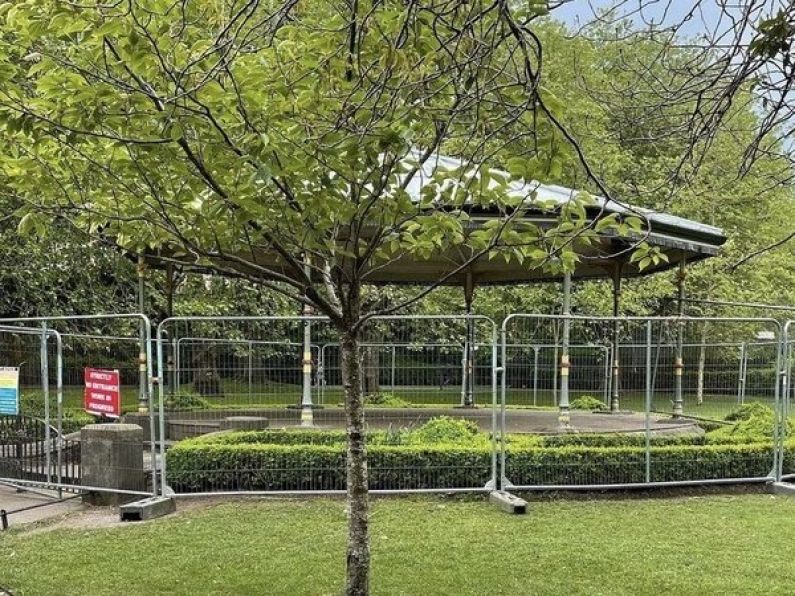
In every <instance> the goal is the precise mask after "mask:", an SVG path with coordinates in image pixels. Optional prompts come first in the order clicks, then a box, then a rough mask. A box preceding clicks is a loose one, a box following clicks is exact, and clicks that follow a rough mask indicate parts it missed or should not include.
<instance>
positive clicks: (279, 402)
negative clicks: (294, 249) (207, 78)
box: [23, 382, 772, 419]
mask: <svg viewBox="0 0 795 596" xmlns="http://www.w3.org/2000/svg"><path fill="white" fill-rule="evenodd" d="M185 388H186V389H190V386H189V385H188V386H186V387H185ZM384 391H387V392H388V388H384ZM25 392H30V393H40V391H37V390H36V389H33V388H30V389H23V393H25ZM224 392H225V394H224V395H223V396H210V397H208V398H206V399H207V401H208V402H209V403H210V404H211V405H212V406H213V407H218V408H248V407H271V406H283V405H290V404H293V405H294V404H297V403H299V402H300V393H301V392H300V387H298V386H291V385H285V384H272V385H263V384H259V385H254V386H253V387H252V390H251V392H250V393H249V390H248V386H247V385H244V384H241V383H236V382H228V383H226V384H225V386H224ZM395 395H396V396H397V397H398V398H401V399H403V400H405V401H407V402H409V403H411V404H412V405H431V406H450V407H453V406H456V405H458V404H459V402H460V398H461V392H460V388H447V387H445V388H444V389H441V390H440V389H439V388H438V387H418V388H407V387H400V388H397V389H396V391H395ZM582 395H592V396H594V397H596V398H598V399H600V400H601V398H602V396H601V394H599V395H595V394H593V393H587V392H579V391H575V392H573V393H572V395H571V399H572V400H574V399H576V398H578V397H580V396H582ZM475 397H476V401H477V403H478V404H479V405H480V406H483V407H488V406H490V405H491V392H490V391H488V390H485V389H483V388H479V389H478V392H477V393H476V396H475ZM313 399H314V401H315V403H318V404H323V405H326V406H329V407H336V406H337V404H339V403H341V402H342V400H343V395H342V390H341V389H339V388H337V387H329V388H327V389H326V390H325V391H324V395H323V399H321V398H320V395H319V393H318V391H317V389H316V388H315V389H313ZM499 399H500V396H499V394H498V401H499ZM745 401H746V402H752V401H761V402H763V403H767V404H770V405H772V399H771V398H760V397H759V396H754V395H748V396H747V397H746V400H745ZM50 404H51V407H54V404H55V391H54V389H51V391H50ZM63 404H64V408H65V409H67V410H73V411H74V410H82V408H83V388H82V387H75V386H67V387H64V390H63ZM506 404H507V405H508V407H527V406H532V405H533V396H532V392H529V391H528V390H526V389H509V390H508V391H507V392H506ZM554 404H555V400H554V395H553V393H552V391H550V390H543V391H539V392H538V393H537V395H536V406H537V407H538V408H553V407H554ZM736 406H737V397H736V396H734V395H716V394H707V395H705V396H704V402H703V403H702V404H697V403H696V399H695V395H693V394H690V393H686V394H685V395H684V411H685V415H687V416H693V417H697V418H711V419H721V418H723V417H724V416H726V415H727V414H728V413H729V412H731V411H732V410H733V409H734V408H735V407H736ZM645 407H646V406H645V396H644V395H643V394H642V393H638V392H626V393H622V394H621V409H622V410H631V411H635V412H643V411H645ZM137 408H138V391H137V388H135V387H122V409H123V411H125V412H134V411H135V410H136V409H137ZM652 410H654V411H657V412H670V411H671V410H672V404H671V396H670V395H669V394H668V393H666V394H656V395H655V396H654V399H653V400H652Z"/></svg>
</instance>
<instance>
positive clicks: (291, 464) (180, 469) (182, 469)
mask: <svg viewBox="0 0 795 596" xmlns="http://www.w3.org/2000/svg"><path fill="white" fill-rule="evenodd" d="M262 432H273V431H262ZM236 434H237V435H238V438H240V436H242V435H246V438H248V439H251V438H253V436H252V435H253V434H255V433H236ZM282 435H294V436H293V437H292V439H293V440H297V439H298V438H299V437H303V438H308V437H309V435H314V436H315V437H318V436H321V437H322V436H324V435H322V434H320V435H317V434H315V433H307V432H304V433H282ZM341 438H342V433H336V434H335V435H332V434H329V435H326V436H325V439H324V440H326V439H327V440H328V441H329V444H262V443H248V442H230V436H229V435H217V436H215V437H213V438H212V440H210V439H208V438H203V439H190V440H187V441H182V442H180V443H178V444H177V445H175V446H174V447H172V448H171V449H170V450H169V451H168V452H167V462H168V482H169V484H170V485H171V486H172V487H173V488H174V489H175V490H178V491H185V492H191V491H194V492H196V491H207V490H232V489H235V490H274V491H282V490H343V489H344V488H345V447H344V444H343V443H341V442H339V443H335V442H333V441H337V440H338V439H341ZM786 449H787V451H786V455H785V466H786V467H785V472H789V473H791V472H793V471H795V442H793V441H789V442H788V443H787V445H786ZM650 453H651V480H652V481H656V482H660V481H677V480H678V481H682V480H691V481H694V480H702V479H711V478H743V477H763V476H766V475H767V474H768V473H769V471H770V469H771V465H772V446H771V444H770V443H769V442H766V443H752V444H722V445H667V446H655V447H653V448H652V450H651V452H650ZM368 456H369V473H370V488H372V489H393V490H394V489H418V488H470V487H480V486H483V485H484V484H485V482H486V481H487V480H488V479H489V478H490V475H491V461H492V460H491V456H492V454H491V448H490V446H489V445H488V444H481V445H470V446H464V445H453V444H450V443H437V444H433V445H399V446H394V445H383V444H371V445H370V446H369V447H368ZM645 470H646V454H645V449H644V447H642V446H622V447H595V446H582V445H567V446H558V447H544V446H538V445H532V444H530V443H529V442H528V443H524V444H523V443H522V441H521V440H520V441H516V442H514V443H510V444H509V445H508V449H507V453H506V469H505V474H506V476H507V477H508V478H509V479H510V480H511V481H512V482H513V483H514V484H517V485H561V486H566V485H578V484H579V485H581V484H609V483H618V482H643V481H644V480H645Z"/></svg>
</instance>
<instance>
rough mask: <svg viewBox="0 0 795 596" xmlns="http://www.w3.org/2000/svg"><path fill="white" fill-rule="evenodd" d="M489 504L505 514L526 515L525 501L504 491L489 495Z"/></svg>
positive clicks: (496, 491)
mask: <svg viewBox="0 0 795 596" xmlns="http://www.w3.org/2000/svg"><path fill="white" fill-rule="evenodd" d="M489 502H490V503H493V504H494V505H496V506H497V507H499V508H500V509H502V510H503V511H505V512H506V513H513V514H514V515H524V514H525V513H527V501H525V500H524V499H520V498H519V497H517V496H516V495H512V494H511V493H509V492H505V491H504V490H495V491H494V492H491V493H489Z"/></svg>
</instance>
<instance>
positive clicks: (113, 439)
mask: <svg viewBox="0 0 795 596" xmlns="http://www.w3.org/2000/svg"><path fill="white" fill-rule="evenodd" d="M80 473H81V484H83V485H84V486H89V487H96V488H105V489H110V490H111V491H112V490H114V489H115V490H128V491H145V490H146V477H145V474H144V434H143V429H142V428H141V427H140V426H138V425H136V424H92V425H89V426H86V427H85V428H83V429H82V430H81V431H80ZM138 498H140V496H136V495H131V494H123V493H114V492H105V491H90V492H88V493H86V494H85V495H83V501H84V502H87V503H90V504H92V505H119V504H121V503H127V502H129V501H134V500H136V499H138Z"/></svg>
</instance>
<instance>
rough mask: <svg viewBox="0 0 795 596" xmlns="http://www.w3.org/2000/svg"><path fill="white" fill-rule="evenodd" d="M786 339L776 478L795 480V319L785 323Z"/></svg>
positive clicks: (779, 412) (784, 343)
mask: <svg viewBox="0 0 795 596" xmlns="http://www.w3.org/2000/svg"><path fill="white" fill-rule="evenodd" d="M783 335H784V339H783V341H782V342H781V358H782V363H783V364H782V367H781V387H782V398H781V407H780V408H779V410H778V423H779V424H778V428H779V433H778V435H777V437H776V448H777V450H778V467H777V469H776V479H777V480H779V481H782V480H783V481H789V482H792V481H793V480H795V441H793V439H792V430H793V427H794V426H795V424H793V423H795V418H794V417H793V411H794V410H793V408H792V400H793V399H795V380H794V379H793V372H795V371H793V364H794V363H795V321H787V322H786V323H785V324H784V334H783Z"/></svg>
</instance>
